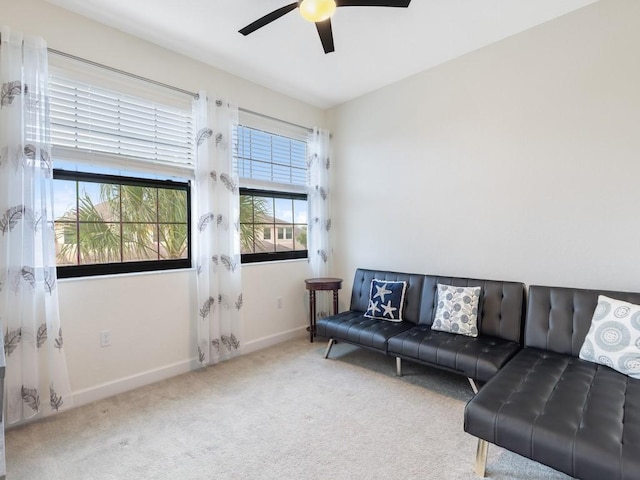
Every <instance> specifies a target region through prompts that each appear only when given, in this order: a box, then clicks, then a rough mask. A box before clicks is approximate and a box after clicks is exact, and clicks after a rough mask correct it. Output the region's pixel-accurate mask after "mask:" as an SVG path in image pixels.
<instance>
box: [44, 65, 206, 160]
mask: <svg viewBox="0 0 640 480" xmlns="http://www.w3.org/2000/svg"><path fill="white" fill-rule="evenodd" d="M49 88H50V99H51V100H50V104H51V143H52V145H53V146H54V147H55V148H58V149H63V151H64V150H67V151H76V152H77V151H81V152H93V153H101V154H107V155H114V156H118V157H126V158H129V159H133V160H139V161H143V162H147V163H159V164H166V165H171V166H181V167H187V168H193V165H194V145H193V138H194V124H193V117H192V115H191V112H190V111H185V110H180V109H178V108H174V107H171V106H166V105H161V104H157V103H153V102H150V101H148V100H146V99H141V98H136V97H132V96H128V95H126V94H124V93H120V92H115V91H111V90H107V89H104V88H100V87H96V86H93V85H89V84H85V83H82V82H77V81H74V80H71V79H68V78H64V77H60V76H52V77H51V78H50V83H49Z"/></svg>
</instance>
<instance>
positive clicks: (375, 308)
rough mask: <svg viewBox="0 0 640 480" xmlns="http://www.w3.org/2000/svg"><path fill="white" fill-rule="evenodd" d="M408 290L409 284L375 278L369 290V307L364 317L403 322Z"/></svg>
mask: <svg viewBox="0 0 640 480" xmlns="http://www.w3.org/2000/svg"><path fill="white" fill-rule="evenodd" d="M406 290H407V282H404V281H389V280H378V279H377V278H374V279H373V280H371V289H370V290H369V307H368V308H367V311H366V312H365V314H364V316H365V317H369V318H382V319H384V320H389V321H391V322H401V321H402V312H403V309H404V295H405V292H406Z"/></svg>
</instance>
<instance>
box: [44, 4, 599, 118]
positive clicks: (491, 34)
mask: <svg viewBox="0 0 640 480" xmlns="http://www.w3.org/2000/svg"><path fill="white" fill-rule="evenodd" d="M47 1H49V2H50V3H53V4H55V5H58V6H60V7H63V8H65V9H68V10H71V11H73V12H76V13H78V14H81V15H84V16H87V17H89V18H92V19H94V20H97V21H98V22H101V23H104V24H106V25H109V26H111V27H115V28H117V29H119V30H122V31H124V32H127V33H130V34H132V35H135V36H137V37H141V38H143V39H145V40H148V41H150V42H153V43H156V44H158V45H161V46H163V47H166V48H169V49H171V50H174V51H176V52H179V53H182V54H184V55H187V56H189V57H192V58H195V59H197V60H200V61H202V62H205V63H208V64H210V65H213V66H215V67H218V68H220V69H222V70H225V71H227V72H230V73H232V74H235V75H238V76H240V77H243V78H245V79H247V80H250V81H253V82H255V83H258V84H260V85H263V86H265V87H268V88H271V89H273V90H276V91H279V92H282V93H285V94H287V95H289V96H291V97H294V98H298V99H300V100H303V101H305V102H307V103H309V104H312V105H316V106H318V107H320V108H329V107H331V106H334V105H337V104H340V103H342V102H345V101H347V100H350V99H352V98H355V97H358V96H360V95H363V94H365V93H367V92H370V91H373V90H376V89H378V88H380V87H383V86H385V85H389V84H391V83H393V82H396V81H398V80H401V79H403V78H406V77H408V76H410V75H412V74H415V73H418V72H421V71H423V70H426V69H428V68H431V67H433V66H435V65H438V64H440V63H443V62H446V61H448V60H451V59H452V58H455V57H457V56H460V55H463V54H465V53H468V52H470V51H473V50H475V49H478V48H480V47H482V46H485V45H488V44H490V43H493V42H496V41H498V40H500V39H503V38H505V37H508V36H510V35H513V34H516V33H518V32H521V31H523V30H526V29H528V28H531V27H533V26H535V25H539V24H541V23H543V22H546V21H549V20H551V19H553V18H556V17H558V16H560V15H563V14H566V13H569V12H571V11H573V10H576V9H578V8H581V7H583V6H585V5H588V4H591V3H594V2H595V1H596V0H413V1H412V2H411V4H410V5H409V8H406V9H405V8H382V7H343V8H339V9H338V10H337V11H336V13H335V15H334V17H333V19H332V25H333V35H334V41H335V49H336V51H335V52H333V53H330V54H328V55H325V54H324V51H323V50H322V46H321V43H320V39H319V38H318V34H317V32H316V29H315V25H313V24H312V23H308V22H306V21H305V20H304V19H302V17H301V16H300V15H299V12H298V10H294V11H292V12H290V13H288V14H287V15H285V16H284V17H282V18H280V19H278V20H276V21H275V22H273V23H271V24H269V25H267V26H265V27H263V28H261V29H260V30H257V31H256V32H254V33H252V34H250V35H248V36H247V37H244V36H242V35H241V34H239V33H238V30H239V29H240V28H242V27H244V26H246V25H247V24H249V23H251V22H253V21H254V20H256V19H258V18H259V17H262V16H263V15H265V14H267V13H269V12H271V11H272V10H275V9H277V8H279V7H282V6H284V5H287V4H289V3H291V2H292V1H293V0H47Z"/></svg>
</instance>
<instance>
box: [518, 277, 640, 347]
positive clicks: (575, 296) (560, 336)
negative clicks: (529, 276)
mask: <svg viewBox="0 0 640 480" xmlns="http://www.w3.org/2000/svg"><path fill="white" fill-rule="evenodd" d="M598 295H606V296H607V297H611V298H615V299H618V300H623V301H625V302H631V303H635V304H640V293H626V292H611V291H598V290H583V289H578V288H562V287H543V286H539V285H533V286H531V287H529V303H528V307H527V320H526V322H525V325H526V327H525V334H524V343H525V346H526V347H535V348H541V349H543V350H550V351H552V352H556V353H563V354H565V355H573V356H574V357H577V356H578V354H579V353H580V347H581V346H582V344H583V343H584V339H585V337H586V336H587V332H588V331H589V327H590V326H591V318H592V317H593V312H594V310H595V308H596V305H597V304H598Z"/></svg>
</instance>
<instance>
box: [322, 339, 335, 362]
mask: <svg viewBox="0 0 640 480" xmlns="http://www.w3.org/2000/svg"><path fill="white" fill-rule="evenodd" d="M334 343H335V340H334V339H333V338H330V339H329V344H328V345H327V349H326V350H325V352H324V358H329V352H330V351H331V347H333V344H334Z"/></svg>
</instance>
